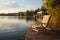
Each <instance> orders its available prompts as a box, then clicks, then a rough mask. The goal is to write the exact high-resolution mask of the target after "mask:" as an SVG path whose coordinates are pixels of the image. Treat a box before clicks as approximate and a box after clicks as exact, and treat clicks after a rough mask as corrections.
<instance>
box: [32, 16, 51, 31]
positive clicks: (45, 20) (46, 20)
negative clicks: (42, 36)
mask: <svg viewBox="0 0 60 40" xmlns="http://www.w3.org/2000/svg"><path fill="white" fill-rule="evenodd" d="M49 20H50V15H44V16H43V20H42V21H41V23H40V25H39V26H38V25H37V26H32V30H33V31H36V32H38V31H39V30H42V29H45V28H46V27H47V26H48V23H49Z"/></svg>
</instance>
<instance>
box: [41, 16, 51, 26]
mask: <svg viewBox="0 0 60 40" xmlns="http://www.w3.org/2000/svg"><path fill="white" fill-rule="evenodd" d="M49 20H50V15H44V16H43V20H42V25H43V27H46V26H47V25H48V22H49Z"/></svg>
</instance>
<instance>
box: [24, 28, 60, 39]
mask: <svg viewBox="0 0 60 40" xmlns="http://www.w3.org/2000/svg"><path fill="white" fill-rule="evenodd" d="M25 40H60V34H55V33H54V32H50V31H44V30H43V31H40V32H39V33H37V32H34V31H32V30H31V28H30V29H28V31H27V34H26V38H25Z"/></svg>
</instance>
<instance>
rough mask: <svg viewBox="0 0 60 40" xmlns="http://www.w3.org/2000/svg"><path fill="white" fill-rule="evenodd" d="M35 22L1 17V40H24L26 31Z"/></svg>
mask: <svg viewBox="0 0 60 40" xmlns="http://www.w3.org/2000/svg"><path fill="white" fill-rule="evenodd" d="M34 22H35V21H34V20H33V18H32V19H29V20H28V19H26V18H24V17H17V16H16V17H13V16H12V17H11V16H9V17H8V16H0V40H22V39H21V38H23V40H24V36H25V32H26V30H27V29H28V28H29V27H30V26H31V24H34Z"/></svg>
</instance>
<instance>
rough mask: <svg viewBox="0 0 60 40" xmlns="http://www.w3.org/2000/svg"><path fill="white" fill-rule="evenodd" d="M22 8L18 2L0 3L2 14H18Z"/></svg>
mask: <svg viewBox="0 0 60 40" xmlns="http://www.w3.org/2000/svg"><path fill="white" fill-rule="evenodd" d="M19 8H20V6H19V5H18V3H17V2H15V1H12V2H0V13H2V12H5V13H6V12H7V13H8V12H14V11H15V12H16V11H18V10H19Z"/></svg>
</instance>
